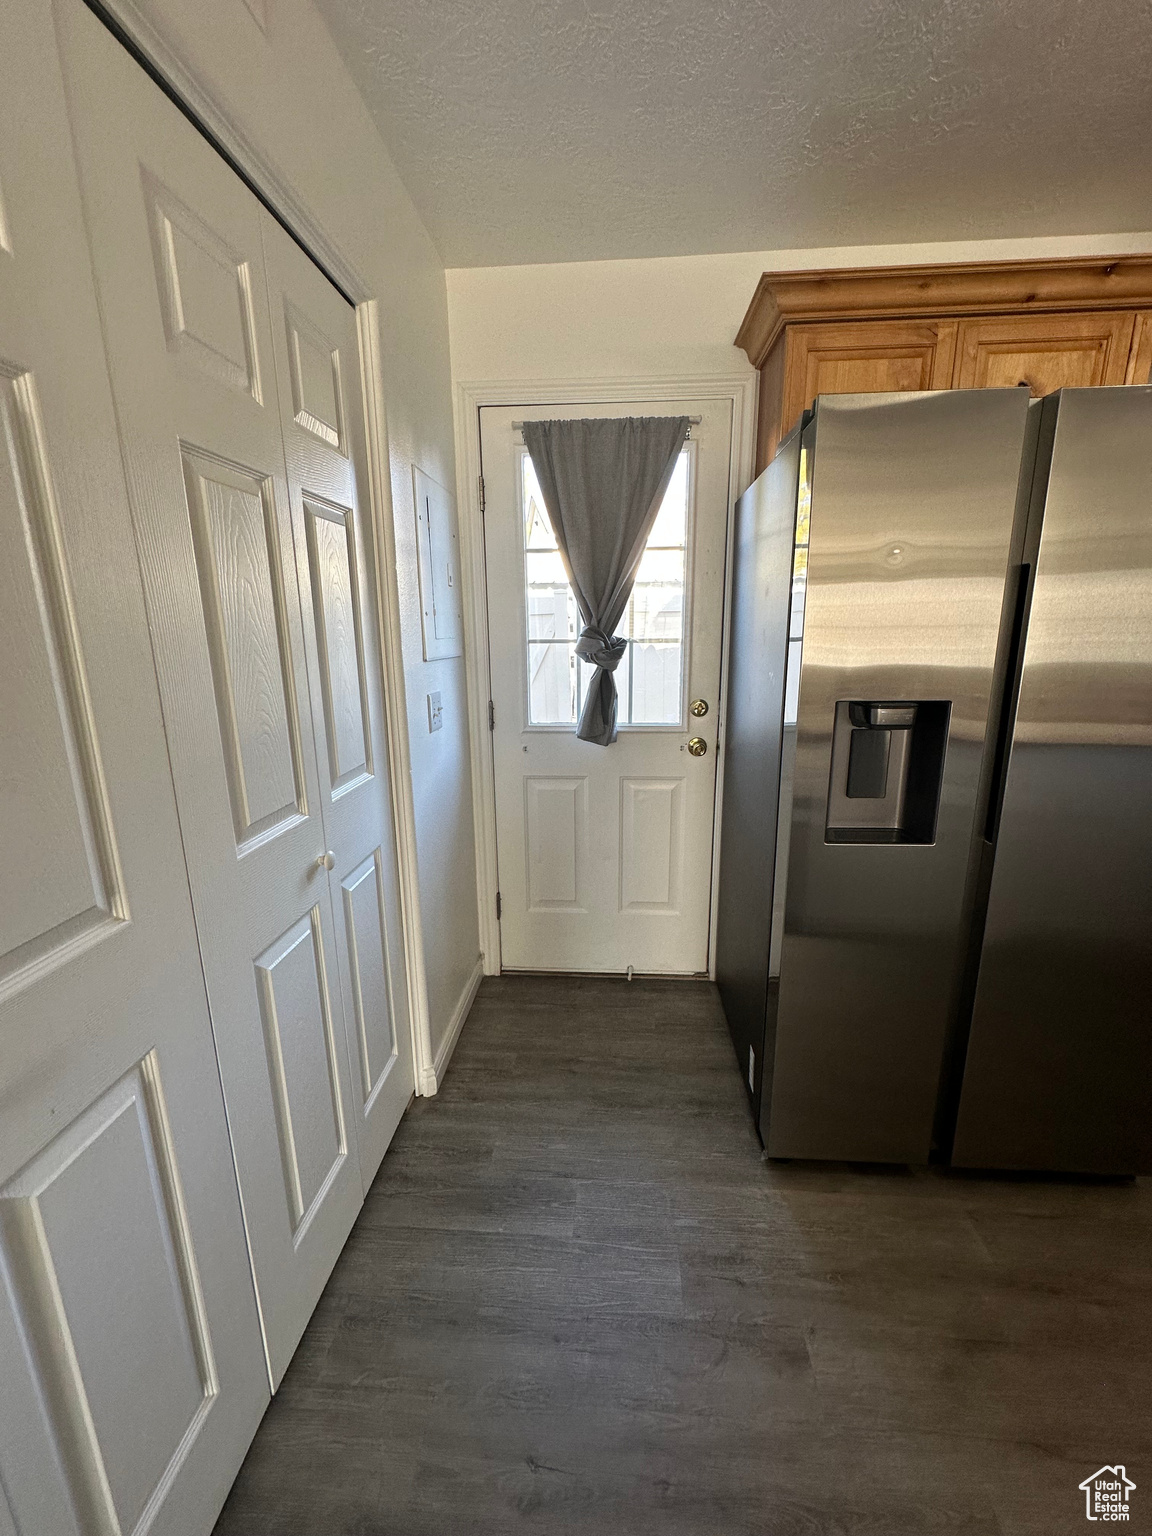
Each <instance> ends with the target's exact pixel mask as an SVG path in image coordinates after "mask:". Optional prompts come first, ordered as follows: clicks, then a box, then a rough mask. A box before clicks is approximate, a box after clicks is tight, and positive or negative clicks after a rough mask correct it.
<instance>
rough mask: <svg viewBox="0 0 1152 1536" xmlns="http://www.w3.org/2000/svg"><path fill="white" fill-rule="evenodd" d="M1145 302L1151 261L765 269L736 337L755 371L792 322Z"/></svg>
mask: <svg viewBox="0 0 1152 1536" xmlns="http://www.w3.org/2000/svg"><path fill="white" fill-rule="evenodd" d="M1150 301H1152V256H1143V255H1141V256H1092V257H1083V256H1072V257H1057V258H1053V259H1047V260H1041V261H978V262H949V263H941V264H934V265H931V266H927V265H926V266H909V267H846V268H822V269H817V270H809V271H803V272H765V273H764V275H763V276H762V277H761V279H760V282H759V284H758V285H757V288H756V292H755V294H754V295H753V298H752V302H751V304H750V305H749V306H748V312H747V314H746V315H745V316H744V319H743V322H742V323H741V326H740V329H739V331H738V332H737V333H736V345H737V346H738V347H742V348H743V349H744V351H745V352H746V353H747V355H748V360H749V362H750V363H751V364H752V366H753V367H754V368H759V367H760V366H761V365H762V364H763V362H764V361H765V359H766V358H767V356H768V354H769V352H770V351H771V349H772V347H773V345H774V344H775V342H776V340H777V338H778V337H779V335H780V333H781V331H782V330H783V329H784V327H785V326H786V325H792V324H795V323H797V322H812V321H831V320H850V319H859V320H864V319H891V318H894V317H900V316H910V317H911V316H943V315H975V314H987V313H996V312H999V313H1006V314H1007V313H1014V314H1029V313H1032V314H1038V313H1041V312H1045V311H1048V312H1052V311H1057V312H1059V311H1065V310H1101V309H1139V308H1143V307H1146V306H1147V305H1148V304H1149V302H1150Z"/></svg>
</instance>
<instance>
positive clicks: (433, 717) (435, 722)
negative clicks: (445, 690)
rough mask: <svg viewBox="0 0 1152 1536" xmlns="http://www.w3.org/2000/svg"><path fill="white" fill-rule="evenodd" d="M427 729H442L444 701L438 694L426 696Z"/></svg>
mask: <svg viewBox="0 0 1152 1536" xmlns="http://www.w3.org/2000/svg"><path fill="white" fill-rule="evenodd" d="M428 729H429V730H430V731H441V730H443V729H444V701H443V699H442V698H441V697H440V695H439V694H438V693H430V694H429V695H428Z"/></svg>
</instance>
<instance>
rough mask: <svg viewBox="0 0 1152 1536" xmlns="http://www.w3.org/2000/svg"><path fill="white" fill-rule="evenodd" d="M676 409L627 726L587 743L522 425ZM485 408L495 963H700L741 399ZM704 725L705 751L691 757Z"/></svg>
mask: <svg viewBox="0 0 1152 1536" xmlns="http://www.w3.org/2000/svg"><path fill="white" fill-rule="evenodd" d="M681 414H684V415H693V416H699V417H700V418H701V420H700V422H699V424H698V425H694V426H693V428H692V436H691V441H690V442H689V443H688V444H687V445H686V447H685V449H684V451H683V453H682V454H681V459H680V463H679V465H678V467H677V471H676V473H675V475H674V476H673V479H672V483H671V485H670V487H669V490H668V494H667V496H666V497H665V500H664V504H663V506H662V509H661V511H660V514H659V516H658V517H657V520H656V523H655V525H654V527H653V530H652V533H651V535H650V537H649V540H648V547H647V550H646V552H645V556H644V562H643V564H642V566H641V569H640V572H639V574H638V577H637V583H636V588H635V591H634V592H633V596H632V600H631V603H630V605H629V609H628V612H627V613H626V614H625V616H624V618H623V619H622V621H621V624H620V626H619V630H618V632H619V633H620V634H622V635H625V636H627V638H628V641H629V645H628V651H627V654H626V656H625V658H624V660H623V661H622V663H621V665H620V667H619V669H618V671H617V673H616V684H617V689H618V692H619V697H620V708H619V716H618V719H619V736H618V739H617V740H616V742H615V743H614V744H613V745H612V746H610V747H600V746H596V745H594V744H592V743H590V742H584V741H578V740H577V738H576V734H575V731H576V720H577V718H578V715H579V710H580V705H581V703H582V702H583V698H584V693H585V690H586V689H587V686H588V682H589V680H590V677H591V672H592V668H591V667H589V666H587V665H586V664H585V663H583V662H582V661H580V660H579V659H578V658H577V657H576V655H575V652H574V645H575V641H576V638H577V636H578V635H579V626H580V620H579V617H578V614H577V612H576V604H575V599H574V598H573V596H572V593H571V591H570V589H569V587H568V582H567V578H566V576H565V573H564V569H563V565H562V563H561V560H560V556H559V554H558V552H557V550H556V541H555V539H554V537H553V535H552V529H551V524H550V523H549V521H548V514H547V511H546V509H545V507H544V504H543V499H542V497H541V495H540V491H539V487H538V485H537V483H536V477H535V473H534V471H533V469H532V461H531V459H530V457H529V455H528V452H527V449H526V448H525V447H524V444H523V441H522V437H521V434H520V433H519V432H517V431H514V430H513V422H514V421H521V420H524V419H525V418H527V419H529V420H542V419H547V418H551V417H562V418H568V419H571V418H574V417H588V416H593V417H595V416H661V415H663V416H669V415H681ZM480 417H481V454H482V460H483V468H484V492H485V516H484V547H485V558H486V562H487V575H488V633H489V642H490V651H491V666H492V675H491V687H492V701H493V705H494V711H495V714H494V720H495V723H494V728H493V733H492V751H493V760H494V767H495V777H496V841H497V854H498V860H499V872H500V896H501V920H500V956H501V964H502V965H503V966H504V967H505V968H506V969H520V970H556V971H625V970H627V969H628V967H629V966H631V967H632V968H633V969H634V970H636V971H639V972H656V973H666V974H670V975H677V974H679V975H684V974H688V975H692V974H696V973H699V972H702V971H705V970H707V968H708V927H709V913H710V908H711V883H712V829H713V818H714V805H715V796H716V756H715V751H716V712H717V700H718V694H719V687H720V646H721V620H722V609H723V590H724V542H725V530H726V527H727V512H728V487H729V467H730V454H731V440H732V421H731V406H730V404H729V403H728V402H717V401H714V400H705V401H698V402H687V403H683V404H682V403H680V402H676V403H675V404H671V403H669V402H667V401H632V402H629V403H628V404H627V405H609V406H605V405H572V406H563V407H557V406H547V407H542V406H530V405H526V406H500V407H493V406H485V407H484V408H483V410H482V411H481V413H480ZM694 701H695V703H696V708H700V707H701V705H703V706H706V712H705V713H703V714H700V715H695V714H693V713H692V712H691V711H690V705H691V704H692V703H693V702H694ZM693 738H697V745H699V743H701V742H702V743H703V746H704V752H703V755H701V756H694V755H693V754H692V753H690V752H689V750H688V743H689V741H690V740H692V739H693Z"/></svg>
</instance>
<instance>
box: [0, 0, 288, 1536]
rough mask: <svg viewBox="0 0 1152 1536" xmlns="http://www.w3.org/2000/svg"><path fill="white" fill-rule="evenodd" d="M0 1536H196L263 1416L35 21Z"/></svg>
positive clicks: (8, 937) (20, 319)
mask: <svg viewBox="0 0 1152 1536" xmlns="http://www.w3.org/2000/svg"><path fill="white" fill-rule="evenodd" d="M0 655H2V657H3V665H2V667H0V1532H3V1533H5V1536H14V1533H15V1532H17V1531H19V1532H21V1533H27V1536H41V1533H43V1536H119V1533H122V1532H123V1533H128V1532H134V1531H144V1530H145V1529H146V1530H147V1531H148V1532H150V1533H151V1536H203V1533H204V1532H205V1531H207V1530H209V1529H210V1527H211V1525H212V1522H213V1520H214V1519H215V1517H216V1514H217V1512H218V1510H219V1508H220V1506H221V1504H222V1502H223V1500H224V1497H225V1494H226V1493H227V1490H228V1487H229V1484H230V1483H231V1480H232V1478H233V1477H234V1475H235V1473H236V1471H237V1468H238V1467H239V1465H240V1462H241V1460H242V1458H243V1456H244V1452H245V1450H246V1449H247V1446H248V1442H249V1440H250V1439H251V1437H252V1435H253V1433H254V1432H255V1429H256V1426H257V1424H258V1422H259V1419H260V1415H261V1413H262V1412H263V1410H264V1407H265V1405H266V1403H267V1401H268V1383H267V1377H266V1374H265V1370H264V1360H263V1350H262V1348H261V1341H260V1327H259V1320H258V1317H257V1312H256V1305H255V1299H254V1297H253V1294H252V1282H251V1274H250V1270H249V1266H248V1254H247V1249H246V1246H245V1242H244V1228H243V1223H242V1220H241V1214H240V1202H239V1199H238V1197H237V1191H236V1182H235V1174H234V1171H233V1167H232V1158H231V1153H230V1149H229V1146H228V1130H227V1124H226V1121H225V1115H224V1104H223V1100H222V1098H221V1094H220V1081H219V1075H218V1071H217V1065H216V1059H215V1054H214V1052H213V1048H212V1034H211V1029H210V1025H209V1019H208V1008H207V1003H206V1000H205V996H204V984H203V978H202V976H201V973H200V964H199V957H198V955H197V952H196V935H195V930H194V927H193V917H192V908H191V903H190V901H189V897H188V887H187V880H186V876H185V871H184V862H183V856H182V852H181V846H180V831H179V826H178V823H177V816H176V804H175V800H174V798H173V794H172V783H171V779H170V776H169V771H168V755H167V749H166V745H165V740H164V731H163V725H162V721H161V713H160V700H159V697H158V695H157V691H156V678H155V673H154V670H153V662H152V654H151V650H150V646H149V636H148V624H147V619H146V615H145V608H144V600H143V593H142V591H141V586H140V571H139V566H138V563H137V556H136V549H135V546H134V542H133V535H132V526H131V521H130V517H129V510H128V503H127V498H126V496H125V490H124V482H123V477H122V469H121V464H120V453H119V447H118V443H117V438H116V421H115V416H114V413H113V405H112V399H111V396H110V393H109V389H108V377H107V370H106V366H105V359H104V352H103V347H102V341H101V335H100V322H99V315H98V312H97V307H96V295H95V293H94V290H93V286H92V279H91V271H90V266H89V252H88V245H87V240H86V236H85V231H84V226H83V221H82V217H81V209H80V197H79V190H78V187H77V184H76V179H75V171H74V168H73V160H72V145H71V140H70V135H69V128H68V115H67V111H66V108H65V102H64V92H63V86H62V82H61V79H60V74H59V68H58V65H57V56H56V40H55V36H54V32H53V26H52V15H51V9H50V6H49V5H48V4H47V3H32V0H28V3H25V4H20V5H13V6H8V7H7V8H6V9H5V14H4V32H3V46H2V47H0Z"/></svg>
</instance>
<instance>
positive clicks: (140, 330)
mask: <svg viewBox="0 0 1152 1536" xmlns="http://www.w3.org/2000/svg"><path fill="white" fill-rule="evenodd" d="M59 19H60V26H61V37H62V51H63V58H64V63H65V72H66V76H67V79H68V85H69V105H70V107H71V110H72V113H73V123H74V128H75V134H76V141H77V153H78V159H79V163H80V172H81V183H82V188H83V191H84V195H85V203H86V210H87V217H88V222H89V229H90V235H91V242H92V249H93V258H94V263H95V269H96V278H97V287H98V289H99V292H100V296H101V301H102V306H103V313H104V322H105V331H106V339H107V347H108V354H109V362H110V367H111V373H112V385H113V392H114V395H115V397H116V401H117V405H118V408H119V412H120V420H121V426H122V433H123V438H124V446H125V460H126V465H127V470H128V481H129V494H130V498H131V501H132V511H133V516H134V518H135V522H136V528H137V535H138V539H139V541H140V545H141V551H142V561H143V569H144V578H145V591H146V596H147V600H148V605H149V614H150V619H151V623H152V629H153V636H154V644H155V652H156V663H157V671H158V674H159V678H160V689H161V696H162V699H163V705H164V715H165V724H166V727H167V732H168V739H169V744H170V748H171V760H172V772H173V776H174V779H175V783H176V795H177V804H178V806H179V813H180V824H181V830H182V833H183V839H184V847H185V852H186V857H187V864H188V874H189V879H190V883H191V888H192V899H193V906H194V910H195V914H196V923H197V931H198V935H199V941H200V948H201V953H202V957H203V965H204V974H205V978H206V981H207V987H208V997H209V1005H210V1008H211V1013H212V1024H213V1030H214V1033H215V1039H216V1046H217V1052H218V1055H219V1061H220V1072H221V1078H222V1081H223V1087H224V1095H225V1099H226V1102H227V1106H228V1114H229V1124H230V1129H231V1134H232V1142H233V1148H234V1151H235V1157H236V1167H237V1172H238V1176H239V1182H240V1193H241V1197H242V1200H243V1207H244V1215H245V1221H246V1224H247V1231H248V1237H249V1243H250V1246H251V1253H252V1264H253V1270H254V1274H255V1282H256V1292H257V1298H258V1301H259V1305H260V1312H261V1318H262V1322H263V1326H264V1333H265V1341H266V1346H267V1352H268V1362H269V1371H270V1374H271V1379H272V1382H273V1384H274V1385H275V1384H276V1383H278V1382H279V1380H280V1378H281V1377H282V1375H283V1373H284V1370H285V1369H286V1367H287V1364H288V1361H289V1359H290V1358H291V1355H292V1352H293V1350H294V1349H295V1346H296V1343H297V1341H298V1340H299V1337H300V1334H301V1333H302V1331H303V1329H304V1327H305V1325H306V1323H307V1321H308V1318H309V1316H310V1315H311V1312H312V1309H313V1307H314V1306H315V1303H316V1300H317V1298H318V1297H319V1294H320V1291H321V1289H322V1288H323V1285H324V1283H325V1281H326V1280H327V1277H328V1275H329V1273H330V1271H331V1268H332V1265H333V1263H334V1262H335V1260H336V1258H337V1256H338V1254H339V1252H340V1249H341V1247H342V1246H343V1243H344V1240H345V1238H346V1237H347V1234H348V1231H349V1229H350V1227H351V1225H352V1222H353V1220H354V1219H355V1216H356V1214H357V1212H358V1210H359V1208H360V1204H361V1202H362V1199H363V1193H364V1187H365V1180H366V1179H367V1178H368V1177H370V1176H371V1173H372V1172H373V1171H374V1169H375V1166H376V1164H377V1163H378V1162H379V1159H380V1156H381V1155H382V1153H383V1150H384V1147H385V1146H386V1145H387V1141H388V1138H389V1137H390V1136H391V1134H392V1131H393V1130H394V1128H395V1124H396V1121H397V1120H398V1118H399V1115H400V1113H401V1112H402V1110H403V1108H404V1106H405V1105H406V1103H407V1100H408V1096H409V1094H410V1092H411V1074H412V1067H411V1057H410V1051H409V1049H408V1043H407V1041H406V1040H405V1038H404V1035H405V1033H406V1031H407V1023H408V1019H407V1002H406V998H405V995H404V991H403V971H402V968H401V967H400V966H399V965H398V964H396V963H394V962H395V961H396V959H397V957H396V949H397V948H398V937H397V934H396V930H395V921H396V909H397V902H396V898H395V890H394V880H395V876H394V872H393V868H392V859H393V849H392V842H391V821H390V814H389V790H388V779H387V763H386V759H385V754H384V743H383V736H382V732H381V725H382V697H381V686H380V673H379V662H378V655H377V650H376V642H375V630H376V621H375V614H374V607H373V604H372V599H371V593H372V590H373V581H372V579H371V564H370V562H371V558H372V552H371V546H370V543H369V542H368V541H366V539H365V537H364V530H363V528H362V527H361V526H360V519H359V512H358V503H357V497H356V493H355V463H356V458H357V455H358V454H359V453H360V452H361V449H360V433H361V430H362V426H361V423H362V412H361V405H360V397H359V359H358V356H357V354H356V334H355V324H354V318H353V312H352V310H351V308H350V307H349V306H347V305H346V304H344V302H343V301H342V300H340V299H339V298H338V296H336V295H335V294H334V293H331V296H329V291H328V290H327V285H326V284H325V283H324V280H323V279H322V278H320V277H319V275H318V274H316V273H314V272H312V271H311V269H308V275H307V277H304V276H302V270H303V269H302V268H301V267H300V266H299V264H298V261H299V262H303V260H304V258H303V257H299V253H297V252H296V251H295V249H294V248H292V247H291V242H290V241H289V240H288V237H287V236H286V235H284V234H283V232H282V231H280V230H279V229H278V228H277V227H276V226H274V225H272V224H271V222H270V221H268V220H267V218H266V215H265V214H264V211H263V209H262V208H261V207H260V205H259V204H258V202H257V201H256V199H255V197H254V196H253V195H252V194H251V193H250V192H249V191H248V189H247V188H246V187H245V186H244V185H243V184H242V182H241V181H240V180H239V178H238V177H237V176H236V175H235V174H234V173H233V172H232V171H231V170H230V169H229V168H228V166H227V165H226V164H225V162H224V161H223V160H222V159H220V157H219V156H218V155H217V154H216V153H215V152H214V151H213V150H212V148H211V147H210V146H209V145H208V144H207V143H206V141H205V140H204V139H202V138H201V137H200V135H199V134H198V133H197V132H196V131H195V129H194V128H192V126H191V125H190V124H189V123H188V122H187V121H186V120H185V118H184V117H183V116H182V115H181V114H180V113H179V112H178V111H177V110H176V108H175V107H174V106H173V105H172V104H171V103H170V102H169V101H167V100H166V98H165V97H164V96H163V95H162V93H161V92H160V91H159V90H158V89H157V87H156V86H155V85H154V84H153V83H152V81H151V80H149V79H148V77H147V76H146V75H145V74H144V73H143V72H142V71H141V70H140V69H139V68H138V67H137V66H136V65H135V63H134V62H133V61H132V60H131V58H130V57H129V56H128V55H127V54H126V53H125V52H124V51H123V50H122V49H121V48H120V46H119V45H118V44H117V43H116V41H115V40H114V39H113V38H112V37H111V35H110V34H109V33H107V32H106V31H105V29H104V28H103V27H102V26H101V25H100V23H99V22H98V21H96V19H95V18H94V17H93V16H92V15H91V13H90V12H88V11H87V10H86V9H85V8H84V7H83V6H82V5H81V4H80V3H79V0H60V3H59ZM281 242H282V244H281ZM266 245H267V250H268V256H269V259H270V262H271V268H272V272H273V281H272V285H271V287H272V295H271V299H270V295H269V282H268V279H267V275H266V266H265V247H266ZM284 247H288V248H289V251H288V252H287V253H286V252H285V250H284ZM297 258H298V261H297ZM319 295H323V297H320V296H319ZM333 305H337V306H339V308H338V309H334V308H333ZM337 315H338V316H339V318H338V319H337V318H335V316H337ZM286 445H287V459H286Z"/></svg>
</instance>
